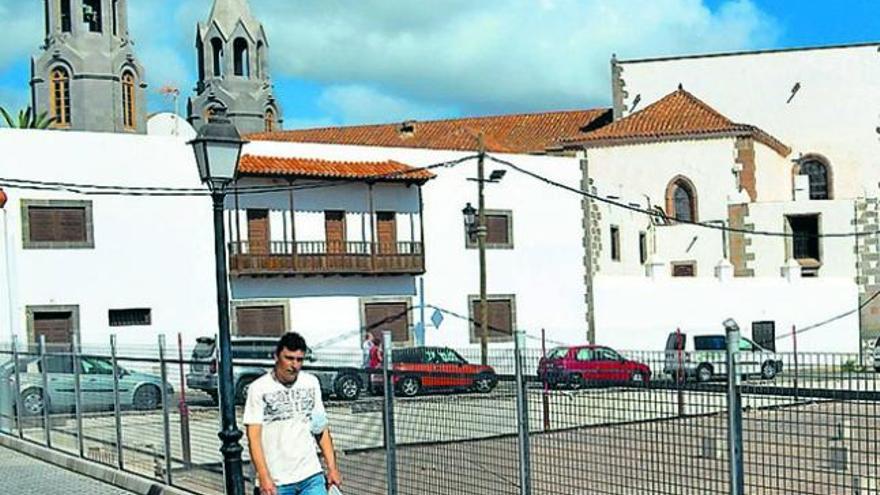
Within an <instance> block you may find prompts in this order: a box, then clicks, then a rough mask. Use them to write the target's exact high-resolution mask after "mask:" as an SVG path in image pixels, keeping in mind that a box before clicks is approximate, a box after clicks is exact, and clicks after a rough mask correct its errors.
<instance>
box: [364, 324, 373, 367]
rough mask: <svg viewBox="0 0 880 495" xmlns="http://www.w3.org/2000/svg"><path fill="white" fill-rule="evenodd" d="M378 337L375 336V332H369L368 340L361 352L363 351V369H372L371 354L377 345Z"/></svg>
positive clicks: (365, 340) (366, 339) (365, 341)
mask: <svg viewBox="0 0 880 495" xmlns="http://www.w3.org/2000/svg"><path fill="white" fill-rule="evenodd" d="M375 340H376V337H375V336H374V335H373V332H369V331H368V332H367V334H366V338H364V343H363V344H361V350H362V351H363V367H364V368H369V367H370V354H371V351H372V350H373V347H374V346H375V345H376V343H375Z"/></svg>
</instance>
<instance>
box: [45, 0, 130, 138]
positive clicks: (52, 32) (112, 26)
mask: <svg viewBox="0 0 880 495" xmlns="http://www.w3.org/2000/svg"><path fill="white" fill-rule="evenodd" d="M43 2H44V9H43V11H44V12H45V15H46V19H45V30H46V31H45V35H46V40H45V43H44V44H43V46H42V47H40V51H39V53H38V54H37V55H36V56H35V57H34V58H33V59H32V60H31V97H32V100H33V107H34V109H35V110H36V111H37V112H38V113H41V112H48V114H49V115H50V116H52V117H54V118H55V122H54V124H53V127H55V128H58V129H70V130H77V131H98V132H131V133H144V132H146V97H145V90H146V87H147V85H146V83H144V68H143V66H141V64H140V63H139V62H138V61H137V58H136V57H135V54H134V47H133V43H132V40H131V37H130V36H129V34H128V0H43Z"/></svg>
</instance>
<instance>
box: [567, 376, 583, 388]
mask: <svg viewBox="0 0 880 495" xmlns="http://www.w3.org/2000/svg"><path fill="white" fill-rule="evenodd" d="M584 385H585V383H584V377H583V376H581V375H580V373H572V374H571V375H569V377H568V388H570V389H572V390H578V389H582V388H584Z"/></svg>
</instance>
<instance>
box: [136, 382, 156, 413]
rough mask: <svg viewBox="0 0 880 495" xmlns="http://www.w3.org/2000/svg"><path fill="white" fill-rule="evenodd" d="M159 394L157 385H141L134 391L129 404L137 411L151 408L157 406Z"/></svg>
mask: <svg viewBox="0 0 880 495" xmlns="http://www.w3.org/2000/svg"><path fill="white" fill-rule="evenodd" d="M161 394H162V392H161V391H160V390H159V387H157V386H155V385H141V386H140V387H138V389H137V390H135V391H134V397H133V398H132V400H131V404H132V405H133V406H134V408H135V409H137V410H139V411H149V410H153V409H156V408H157V407H159V404H160V397H159V396H160V395H161Z"/></svg>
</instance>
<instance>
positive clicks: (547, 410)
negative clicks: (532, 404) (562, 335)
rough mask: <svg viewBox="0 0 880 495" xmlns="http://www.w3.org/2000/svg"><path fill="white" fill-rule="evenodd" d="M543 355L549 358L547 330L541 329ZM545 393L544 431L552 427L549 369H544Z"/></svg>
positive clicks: (542, 403)
mask: <svg viewBox="0 0 880 495" xmlns="http://www.w3.org/2000/svg"><path fill="white" fill-rule="evenodd" d="M541 357H542V358H544V360H545V362H546V359H547V330H546V329H544V328H542V329H541ZM542 381H543V382H544V383H543V393H542V394H541V412H542V413H543V414H544V431H547V430H549V429H550V384H549V383H547V371H546V368H545V370H544V377H543V380H542Z"/></svg>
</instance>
